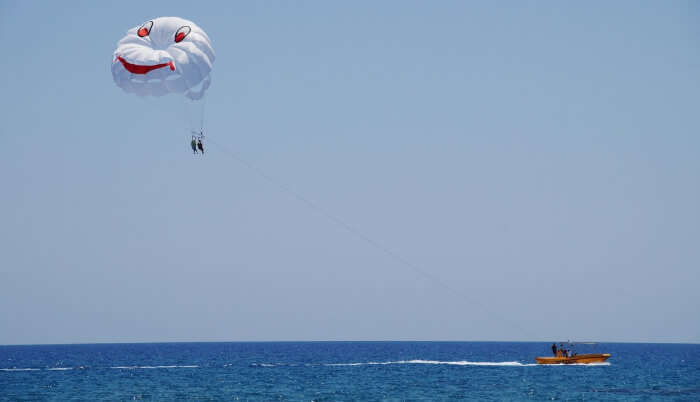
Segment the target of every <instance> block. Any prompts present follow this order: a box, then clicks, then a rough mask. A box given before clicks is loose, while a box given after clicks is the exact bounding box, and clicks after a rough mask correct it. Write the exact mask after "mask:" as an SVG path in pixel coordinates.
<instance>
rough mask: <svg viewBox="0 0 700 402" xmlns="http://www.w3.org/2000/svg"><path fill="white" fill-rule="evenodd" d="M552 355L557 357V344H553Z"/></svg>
mask: <svg viewBox="0 0 700 402" xmlns="http://www.w3.org/2000/svg"><path fill="white" fill-rule="evenodd" d="M552 354H553V355H554V356H556V355H557V344H556V343H553V344H552Z"/></svg>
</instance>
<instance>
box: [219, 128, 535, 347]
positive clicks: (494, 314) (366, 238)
mask: <svg viewBox="0 0 700 402" xmlns="http://www.w3.org/2000/svg"><path fill="white" fill-rule="evenodd" d="M208 142H209V143H210V144H214V145H216V147H217V148H219V150H220V151H221V152H223V153H224V154H226V155H228V156H229V157H230V158H232V159H233V160H235V161H236V162H238V163H240V164H241V165H243V166H245V167H246V168H247V169H248V170H250V171H252V172H253V173H255V174H256V175H258V176H260V177H261V178H263V179H264V180H265V181H267V182H268V183H270V184H272V185H273V186H275V187H277V188H278V189H279V190H281V191H282V192H285V193H287V194H289V195H291V196H293V197H294V198H295V199H296V200H297V201H299V202H300V203H302V204H305V205H306V206H307V207H308V208H310V209H312V210H314V211H316V212H317V213H319V214H320V215H322V216H323V217H325V218H326V219H327V220H329V221H330V222H332V223H334V224H336V225H337V226H340V227H341V228H343V229H344V230H345V231H346V232H348V233H350V234H352V235H353V236H355V237H357V238H359V239H361V240H363V241H364V242H365V243H367V244H369V245H370V246H372V247H373V248H375V249H377V250H379V251H381V252H382V253H383V254H385V255H387V256H388V257H390V258H391V259H393V260H394V261H395V262H398V263H399V264H400V265H401V266H403V267H404V268H409V269H410V270H412V271H413V272H415V273H417V274H419V275H420V276H422V277H423V278H424V279H428V280H429V281H431V282H432V283H433V284H434V285H437V286H438V287H441V288H443V289H444V290H446V291H448V292H449V293H451V294H452V295H453V296H456V297H457V298H460V299H462V300H463V301H466V302H467V303H469V304H473V305H476V306H479V307H480V308H481V309H482V311H484V312H486V313H487V314H490V315H491V316H492V317H496V318H498V319H499V320H501V321H502V322H505V323H508V324H510V325H511V326H513V327H514V328H516V329H517V330H519V331H520V333H523V334H528V335H530V336H533V334H532V333H530V331H527V330H525V329H524V328H523V327H522V326H521V325H519V324H518V323H517V322H515V321H513V320H511V319H509V318H506V317H505V316H504V315H502V314H500V313H498V312H496V311H493V310H492V309H490V308H489V307H488V305H486V304H485V303H483V302H482V301H480V300H479V299H476V298H473V297H470V296H468V295H466V294H464V292H460V291H458V290H457V289H455V288H453V287H452V286H450V285H449V284H448V283H447V282H445V281H444V280H442V279H441V278H440V277H438V276H436V275H433V274H431V273H429V272H427V271H426V270H424V269H422V268H421V267H420V266H418V265H417V264H414V263H413V262H411V261H410V260H408V259H407V258H405V257H403V256H402V255H401V254H399V253H397V252H395V251H393V250H391V249H390V248H389V247H387V246H385V245H384V244H382V243H381V242H379V241H376V240H374V239H373V238H371V237H370V236H368V235H366V234H365V233H364V232H362V231H360V230H359V229H357V228H356V227H354V226H352V225H350V224H349V223H347V222H346V221H345V220H343V219H341V218H340V217H338V216H337V215H335V214H332V213H330V212H328V211H327V210H326V209H324V208H322V207H321V206H320V205H318V204H317V203H315V202H314V201H312V200H311V199H309V198H308V197H305V196H304V195H302V194H301V193H299V192H298V191H296V190H294V189H293V188H292V187H291V186H289V185H288V184H286V183H284V182H282V181H280V180H278V179H276V178H274V177H273V176H271V175H269V174H267V173H266V172H265V171H263V170H262V169H260V168H258V167H257V166H256V165H254V164H253V163H251V162H249V161H247V160H246V159H243V158H242V157H241V156H240V155H239V154H238V153H236V152H234V151H232V150H230V149H229V148H227V147H226V146H225V145H223V144H220V143H218V142H216V141H214V140H212V139H211V138H210V139H209V140H208ZM534 338H536V336H535V337H533V339H534Z"/></svg>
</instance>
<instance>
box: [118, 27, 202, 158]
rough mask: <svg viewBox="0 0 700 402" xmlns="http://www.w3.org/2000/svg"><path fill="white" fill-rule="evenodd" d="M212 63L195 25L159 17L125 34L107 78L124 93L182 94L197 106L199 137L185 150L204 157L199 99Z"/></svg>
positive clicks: (194, 138) (151, 94)
mask: <svg viewBox="0 0 700 402" xmlns="http://www.w3.org/2000/svg"><path fill="white" fill-rule="evenodd" d="M214 59H215V55H214V49H213V48H212V45H211V41H210V39H209V36H207V34H206V32H204V30H202V29H201V28H200V27H199V26H197V24H195V23H194V22H192V21H189V20H186V19H183V18H179V17H159V18H154V19H152V20H149V21H147V22H145V23H144V24H142V25H141V26H138V27H134V28H131V29H129V30H128V31H127V32H126V36H125V37H123V38H122V39H121V40H120V41H119V42H118V43H117V49H116V50H115V51H114V53H113V55H112V60H113V61H112V78H113V79H114V82H115V83H116V84H117V86H119V87H120V88H121V89H123V90H124V91H125V92H127V93H133V94H136V95H138V96H163V95H167V94H171V93H174V94H184V95H185V101H186V102H187V101H191V102H197V103H198V104H199V105H201V111H200V112H199V113H200V116H199V119H200V120H201V123H200V125H199V129H200V131H199V136H195V135H193V136H192V140H191V141H190V146H191V147H192V151H193V152H194V153H195V154H196V153H197V149H199V151H200V152H201V153H202V154H204V145H203V144H202V139H203V138H204V134H203V127H204V106H203V104H204V102H203V99H204V96H205V92H206V90H207V89H208V88H209V86H210V85H211V78H210V72H211V69H212V65H213V63H214ZM185 117H187V116H185ZM189 117H192V116H189ZM190 126H191V125H190ZM193 134H197V133H196V132H193Z"/></svg>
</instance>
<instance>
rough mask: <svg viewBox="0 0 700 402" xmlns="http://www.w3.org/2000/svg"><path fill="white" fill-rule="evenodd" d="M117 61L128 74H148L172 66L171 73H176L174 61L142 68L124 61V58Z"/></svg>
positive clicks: (119, 57) (118, 58)
mask: <svg viewBox="0 0 700 402" xmlns="http://www.w3.org/2000/svg"><path fill="white" fill-rule="evenodd" d="M117 60H119V61H121V62H122V64H123V65H124V68H125V69H126V70H127V71H128V72H130V73H133V74H146V73H148V72H149V71H153V70H156V69H159V68H162V67H165V66H170V71H175V65H174V64H173V62H172V60H171V61H169V62H167V63H163V64H155V65H153V66H140V65H138V64H131V63H129V62H128V61H126V60H124V58H122V57H121V56H117ZM117 60H114V61H115V62H116V61H117Z"/></svg>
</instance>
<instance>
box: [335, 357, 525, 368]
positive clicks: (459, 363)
mask: <svg viewBox="0 0 700 402" xmlns="http://www.w3.org/2000/svg"><path fill="white" fill-rule="evenodd" d="M387 364H443V365H450V366H512V367H521V366H523V367H524V366H536V365H537V364H535V363H533V364H527V363H525V364H523V363H520V362H515V361H513V362H470V361H467V360H461V361H440V360H420V359H415V360H398V361H389V362H365V363H335V364H326V366H370V365H387Z"/></svg>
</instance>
